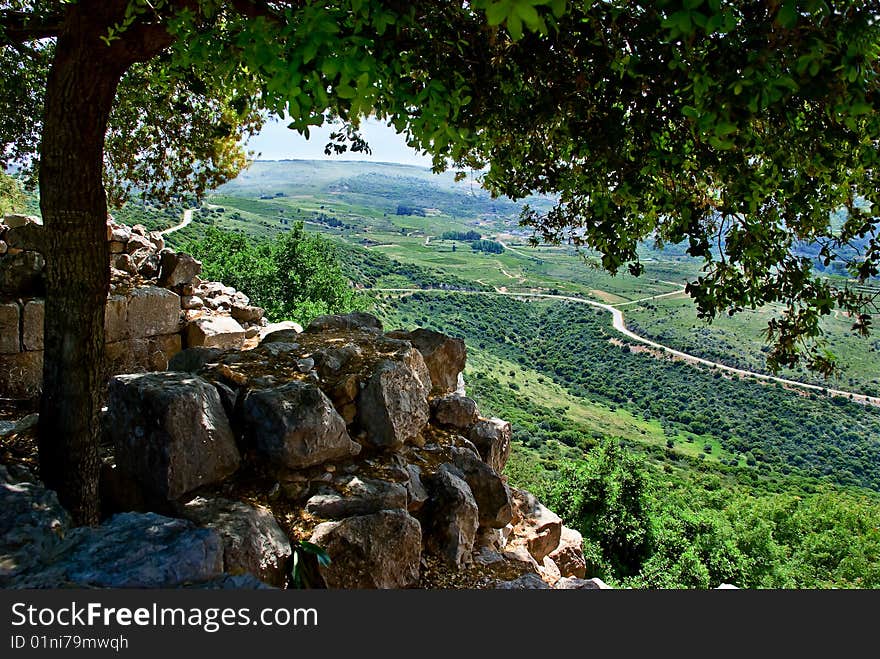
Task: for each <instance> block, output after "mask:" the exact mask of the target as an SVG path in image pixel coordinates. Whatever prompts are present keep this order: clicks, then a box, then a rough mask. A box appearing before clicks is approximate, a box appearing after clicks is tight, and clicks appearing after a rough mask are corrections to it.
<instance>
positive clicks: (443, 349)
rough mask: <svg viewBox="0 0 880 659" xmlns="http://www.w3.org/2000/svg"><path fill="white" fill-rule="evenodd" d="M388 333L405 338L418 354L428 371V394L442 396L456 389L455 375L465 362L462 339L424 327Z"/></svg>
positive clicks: (465, 355)
mask: <svg viewBox="0 0 880 659" xmlns="http://www.w3.org/2000/svg"><path fill="white" fill-rule="evenodd" d="M388 336H390V337H392V338H395V339H403V340H405V341H409V342H410V343H412V345H413V346H414V347H415V349H416V350H418V351H419V352H420V353H421V355H422V357H423V358H424V360H425V364H426V366H427V367H428V372H429V373H430V374H431V393H433V394H439V395H442V394H447V393H451V392H454V391H455V390H456V388H457V386H458V374H459V373H461V372H462V371H463V370H464V365H465V362H466V361H467V350H466V348H465V345H464V341H462V340H461V339H454V338H452V337H449V336H446V335H445V334H441V333H440V332H434V331H432V330H427V329H417V330H415V331H412V332H404V331H401V330H397V331H394V332H389V333H388Z"/></svg>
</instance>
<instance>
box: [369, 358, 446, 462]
mask: <svg viewBox="0 0 880 659" xmlns="http://www.w3.org/2000/svg"><path fill="white" fill-rule="evenodd" d="M426 375H427V371H426V370H425V364H424V361H423V360H422V357H421V355H419V354H418V353H417V352H416V351H414V350H411V351H409V352H407V353H406V354H405V356H404V358H403V359H401V360H396V359H385V360H382V361H381V362H379V363H378V364H377V365H376V368H375V369H374V370H373V372H372V374H371V375H370V377H369V378H368V379H367V380H366V382H365V383H363V389H362V390H361V391H360V394H359V395H358V398H357V421H358V425H359V426H360V427H361V428H363V429H364V430H365V431H366V438H365V440H364V441H365V442H366V443H367V444H369V445H371V446H375V447H378V448H389V449H392V450H394V449H398V448H400V447H401V446H403V445H404V444H405V443H407V442H410V441H412V440H414V439H415V438H416V437H417V436H418V435H419V434H420V433H421V432H422V429H423V428H424V427H425V425H426V424H427V423H428V418H429V407H428V388H427V387H426V380H427V378H426Z"/></svg>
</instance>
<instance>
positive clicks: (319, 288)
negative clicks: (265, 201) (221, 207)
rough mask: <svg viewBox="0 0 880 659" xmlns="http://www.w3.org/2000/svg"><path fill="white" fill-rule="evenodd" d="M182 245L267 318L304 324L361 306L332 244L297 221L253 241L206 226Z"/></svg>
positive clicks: (209, 274)
mask: <svg viewBox="0 0 880 659" xmlns="http://www.w3.org/2000/svg"><path fill="white" fill-rule="evenodd" d="M182 248H183V249H184V250H185V251H187V252H189V253H190V254H192V255H193V256H195V257H196V258H198V259H200V260H201V261H202V271H203V273H204V274H205V276H206V277H208V278H209V279H215V280H217V281H222V282H225V283H227V284H229V285H230V286H234V287H235V288H237V289H239V290H241V291H243V292H244V293H246V294H247V295H248V297H250V299H251V302H252V303H253V304H256V305H258V306H261V307H263V308H264V309H266V314H267V316H268V317H269V318H270V319H271V320H273V321H275V320H295V321H297V322H299V323H301V324H306V323H308V321H309V320H311V319H312V318H314V317H315V316H317V315H320V314H327V313H346V312H348V311H352V310H355V309H360V308H361V307H363V306H364V300H363V299H362V298H361V297H360V296H358V295H357V294H356V293H355V291H353V290H352V289H351V287H350V285H349V282H348V280H347V279H346V278H345V276H344V275H343V274H342V268H341V267H340V264H339V259H338V256H337V254H336V249H335V246H334V245H333V243H332V242H330V240H328V239H327V238H324V237H322V236H320V235H317V234H309V233H306V232H305V231H304V230H303V225H302V222H298V223H296V224H295V225H294V226H293V227H291V230H290V231H287V232H285V233H283V234H281V235H279V236H278V237H277V238H275V239H274V240H272V241H260V242H256V243H250V242H248V240H247V239H246V238H245V237H244V236H242V235H240V234H236V233H229V232H225V231H221V230H219V229H216V228H213V227H209V228H208V229H207V231H206V232H205V237H204V238H201V239H199V240H194V241H190V242H188V243H186V244H184V245H183V246H182Z"/></svg>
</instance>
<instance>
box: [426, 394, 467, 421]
mask: <svg viewBox="0 0 880 659" xmlns="http://www.w3.org/2000/svg"><path fill="white" fill-rule="evenodd" d="M431 413H432V414H433V415H434V420H435V421H436V422H437V423H439V424H440V425H443V426H451V427H453V428H457V429H458V430H468V429H469V428H470V427H471V426H473V425H474V424H475V423H476V422H477V419H478V418H479V415H478V411H477V403H476V401H475V400H474V399H473V398H468V397H467V396H460V395H459V394H455V393H452V394H446V395H445V396H440V397H438V398H434V399H433V400H431Z"/></svg>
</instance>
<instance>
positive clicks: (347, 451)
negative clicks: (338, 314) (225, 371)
mask: <svg viewBox="0 0 880 659" xmlns="http://www.w3.org/2000/svg"><path fill="white" fill-rule="evenodd" d="M242 415H243V420H244V424H245V436H246V438H247V439H248V441H249V442H250V443H251V444H252V445H253V446H254V447H255V448H256V449H257V451H259V452H260V453H261V454H262V455H263V456H264V457H266V458H267V459H269V460H272V461H274V462H278V463H280V464H282V465H285V466H287V467H290V468H292V469H298V468H302V467H308V466H311V465H316V464H320V463H322V462H327V461H331V460H338V459H341V458H346V457H349V456H352V455H357V453H359V452H360V446H359V445H358V444H356V443H355V442H353V441H351V438H350V437H349V436H348V431H347V429H346V427H345V421H344V420H343V419H342V417H341V416H339V413H338V412H337V411H336V410H335V409H334V408H333V404H332V403H331V402H330V399H329V398H327V396H326V395H324V393H323V392H322V391H321V390H320V389H318V388H317V387H316V386H315V385H314V384H311V383H307V382H288V383H287V384H284V385H282V386H280V387H274V388H267V389H262V390H252V391H249V392H248V393H247V395H246V396H245V398H244V403H243V406H242Z"/></svg>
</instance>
